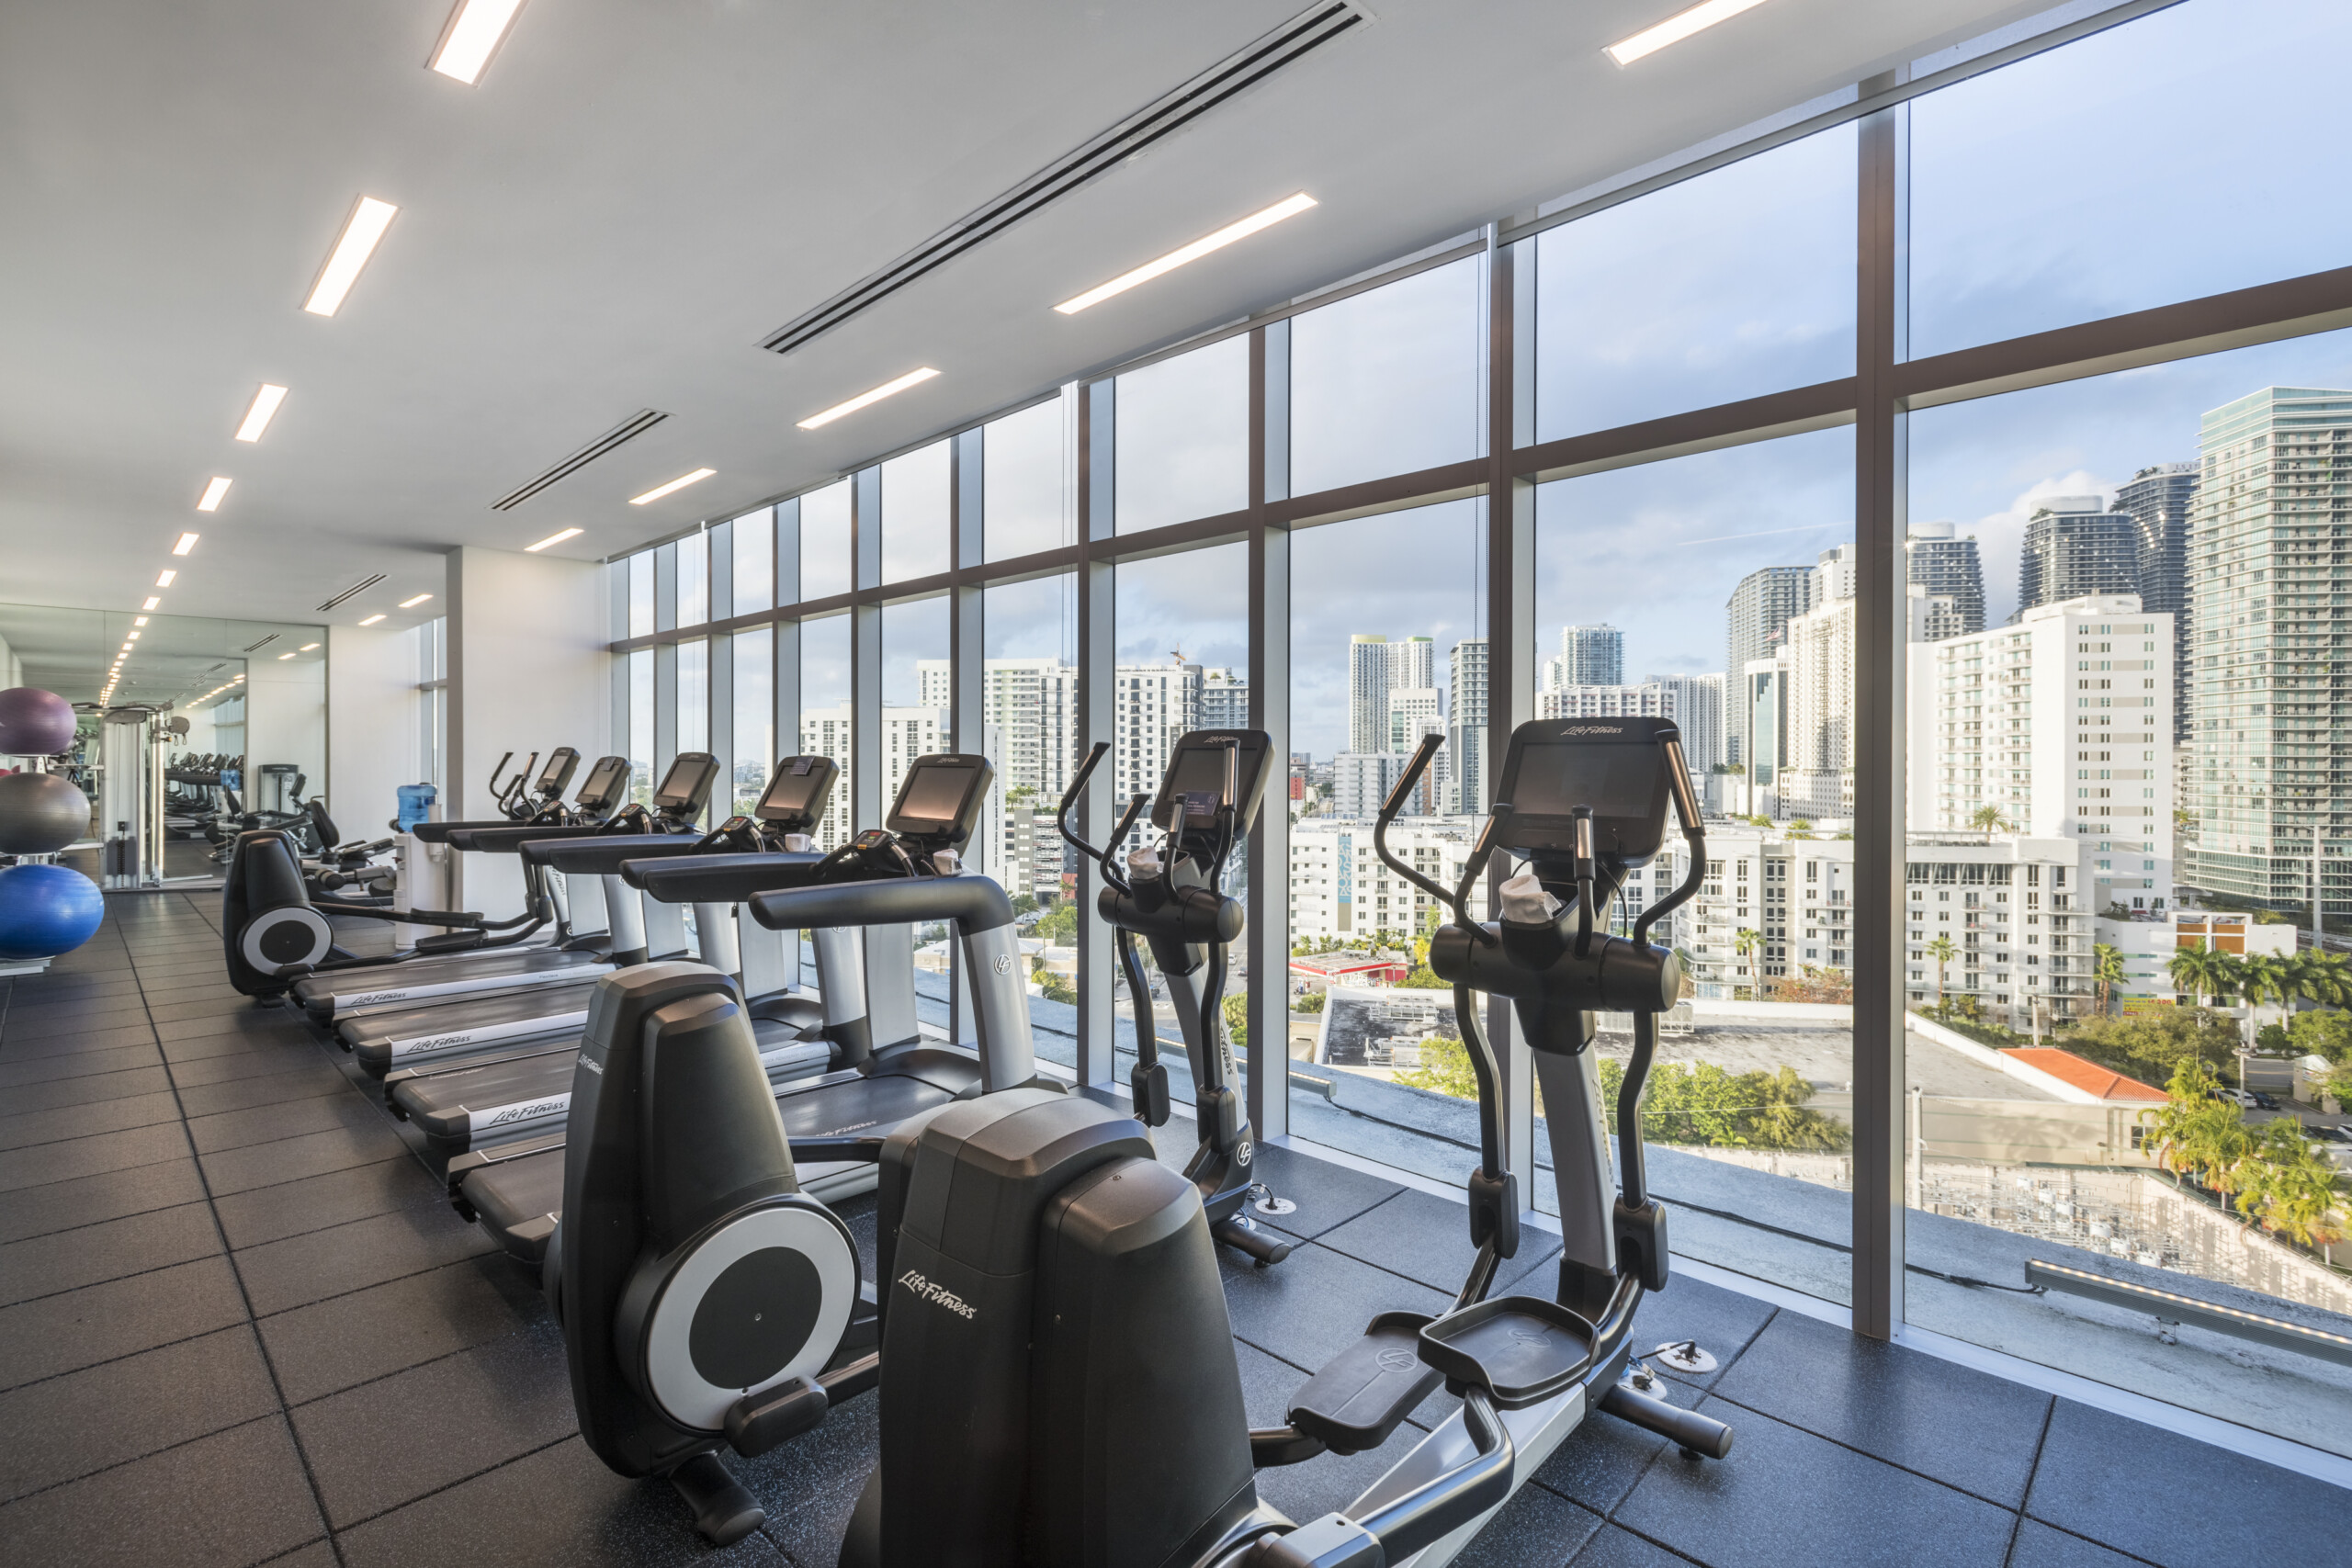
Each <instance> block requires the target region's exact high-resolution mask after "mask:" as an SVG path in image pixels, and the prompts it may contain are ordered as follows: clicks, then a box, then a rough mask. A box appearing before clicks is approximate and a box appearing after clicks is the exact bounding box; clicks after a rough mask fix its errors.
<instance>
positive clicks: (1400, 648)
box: [1388, 637, 1437, 686]
mask: <svg viewBox="0 0 2352 1568" xmlns="http://www.w3.org/2000/svg"><path fill="white" fill-rule="evenodd" d="M1388 683H1389V685H1391V686H1434V685H1436V684H1437V644H1435V643H1434V642H1431V641H1430V639H1429V638H1428V637H1398V638H1397V640H1396V641H1394V642H1392V643H1390V644H1389V645H1388Z"/></svg>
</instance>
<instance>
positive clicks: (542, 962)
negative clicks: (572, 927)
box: [294, 947, 613, 1022]
mask: <svg viewBox="0 0 2352 1568" xmlns="http://www.w3.org/2000/svg"><path fill="white" fill-rule="evenodd" d="M612 966H613V965H612V961H611V960H610V959H608V958H606V957H605V955H604V954H603V953H592V952H587V951H584V950H582V949H576V948H555V947H530V948H523V949H520V950H517V951H515V952H511V953H452V954H450V955H449V956H447V957H446V958H423V959H417V960H414V961H413V962H410V963H403V964H383V965H380V966H378V967H375V968H370V969H366V970H331V971H329V972H327V973H325V974H322V975H311V976H304V977H303V978H302V979H300V980H297V981H296V982H295V983H294V999H295V1000H296V1001H298V1002H300V1004H301V1005H302V1010H304V1011H305V1012H307V1013H309V1014H310V1015H311V1017H312V1018H315V1019H317V1020H319V1021H321V1022H325V1021H328V1020H329V1019H340V1018H347V1017H349V1016H350V1015H351V1014H353V1013H355V1012H358V1011H362V1010H366V1009H368V1008H388V1007H422V1006H424V1005H425V1004H426V1003H428V1002H431V1001H435V1000H454V999H456V998H459V997H466V996H478V995H481V994H484V993H489V992H497V991H511V990H514V989H515V988H516V987H530V986H542V985H560V984H561V983H562V982H563V981H564V980H565V979H568V978H570V977H571V976H573V975H574V974H578V973H582V972H584V973H587V974H592V975H602V974H605V973H606V972H607V971H609V970H610V969H611V968H612Z"/></svg>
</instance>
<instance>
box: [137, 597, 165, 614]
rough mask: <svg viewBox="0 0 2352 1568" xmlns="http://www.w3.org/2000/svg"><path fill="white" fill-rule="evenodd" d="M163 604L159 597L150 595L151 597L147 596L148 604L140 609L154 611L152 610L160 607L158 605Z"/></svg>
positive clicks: (142, 605)
mask: <svg viewBox="0 0 2352 1568" xmlns="http://www.w3.org/2000/svg"><path fill="white" fill-rule="evenodd" d="M162 603H163V601H162V600H161V599H158V598H157V597H155V595H153V593H150V594H149V595H147V603H145V604H141V605H140V606H139V607H140V608H141V609H142V610H152V609H153V608H154V607H155V606H156V605H158V604H162Z"/></svg>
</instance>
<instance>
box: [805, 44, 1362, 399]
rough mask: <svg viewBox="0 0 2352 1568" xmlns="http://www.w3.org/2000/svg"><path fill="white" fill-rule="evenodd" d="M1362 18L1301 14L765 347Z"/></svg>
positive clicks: (1164, 131)
mask: <svg viewBox="0 0 2352 1568" xmlns="http://www.w3.org/2000/svg"><path fill="white" fill-rule="evenodd" d="M1364 19H1365V16H1364V13H1363V12H1362V11H1359V10H1358V9H1356V7H1355V6H1353V5H1351V4H1349V3H1348V0H1326V3H1325V4H1322V5H1318V6H1312V7H1310V8H1308V9H1307V10H1305V11H1302V12H1300V13H1299V14H1298V15H1297V16H1295V17H1292V18H1291V19H1290V20H1289V21H1287V22H1285V23H1283V25H1282V26H1281V27H1279V28H1275V29H1274V30H1273V31H1272V32H1270V33H1268V34H1267V35H1266V36H1265V37H1264V38H1261V39H1259V40H1258V41H1257V42H1255V43H1253V44H1251V45H1250V47H1249V48H1247V49H1244V50H1242V51H1240V52H1239V53H1238V54H1235V55H1233V56H1232V57H1230V58H1229V59H1227V60H1225V61H1223V62H1219V63H1218V64H1216V65H1214V66H1211V67H1210V68H1209V69H1208V70H1206V71H1204V72H1202V73H1200V74H1199V75H1198V76H1195V77H1193V79H1192V80H1191V81H1189V82H1187V83H1185V84H1184V85H1182V86H1181V87H1179V88H1177V89H1176V90H1175V91H1174V92H1172V93H1169V94H1167V95H1166V96H1162V97H1160V98H1159V99H1156V100H1155V101H1153V102H1152V103H1149V104H1148V105H1146V106H1145V107H1142V108H1141V109H1138V110H1137V111H1136V112H1135V113H1134V114H1131V115H1129V116H1128V117H1127V118H1125V119H1123V120H1121V121H1120V122H1119V123H1118V124H1116V125H1114V126H1113V127H1111V129H1110V130H1105V131H1103V133H1102V134H1100V135H1098V136H1096V137H1095V138H1094V139H1093V140H1092V141H1088V142H1086V143H1085V144H1084V145H1082V146H1080V147H1079V148H1078V149H1076V150H1075V151H1073V152H1069V153H1066V154H1065V155H1063V156H1062V157H1060V158H1058V159H1057V160H1056V161H1055V162H1053V163H1051V164H1046V166H1045V167H1044V168H1042V169H1040V170H1038V171H1037V172H1036V173H1035V174H1034V175H1030V176H1029V177H1028V178H1027V179H1025V180H1023V181H1022V182H1021V183H1020V184H1019V185H1017V186H1013V187H1012V189H1011V190H1009V191H1006V192H1005V193H1004V194H1003V195H1001V196H1000V197H997V198H996V199H995V200H993V201H990V202H989V203H987V204H986V205H985V206H982V207H980V208H978V209H977V210H975V211H973V212H971V213H968V214H967V215H966V216H965V217H964V218H963V219H962V220H959V221H957V222H956V223H953V224H950V225H949V226H948V227H947V228H945V229H944V230H942V231H939V232H938V233H936V234H934V235H933V236H932V237H931V238H930V239H928V240H926V241H924V242H923V243H922V244H920V245H918V246H916V247H915V248H914V249H913V250H911V251H909V252H908V253H907V254H905V255H903V256H900V257H899V259H898V260H897V261H894V262H892V263H891V264H890V265H888V266H886V267H884V268H883V269H882V270H881V271H879V272H876V273H874V274H873V275H871V276H867V277H865V278H863V279H860V280H859V281H858V282H856V283H854V284H852V285H851V286H850V287H849V288H845V289H843V290H842V292H840V293H839V294H836V295H834V296H833V297H832V298H831V299H828V300H826V301H825V302H824V303H823V304H821V305H820V306H818V307H817V308H816V309H815V310H810V311H809V312H808V313H807V314H805V315H803V316H800V317H799V318H797V320H795V321H792V322H790V323H789V324H788V325H786V326H785V327H784V328H783V329H782V330H781V331H779V332H777V333H775V335H773V336H771V337H769V338H767V339H766V340H765V341H763V343H762V344H760V346H761V347H762V348H764V349H767V350H769V351H771V352H772V353H775V354H790V353H791V352H792V351H793V350H794V349H796V348H798V347H799V346H800V345H801V344H805V343H808V342H809V341H811V340H812V339H814V338H817V337H819V336H821V335H822V334H823V333H829V332H831V331H832V330H833V329H834V328H835V327H837V326H840V325H841V324H842V322H844V321H848V320H849V319H850V318H851V317H853V316H854V315H856V314H858V312H860V311H862V310H867V309H869V308H871V307H872V306H875V305H877V304H879V303H880V302H881V301H882V300H884V299H888V298H889V297H890V296H891V295H892V294H895V293H897V292H898V291H899V289H901V288H905V287H906V286H907V285H908V284H910V283H912V282H914V281H915V280H916V279H917V278H919V277H922V276H924V275H925V274H926V273H929V272H931V271H933V269H934V268H937V267H940V266H944V265H946V264H947V263H948V262H951V261H953V260H955V259H956V257H957V256H960V255H962V254H964V253H965V252H967V251H969V250H971V249H973V248H974V247H976V246H978V245H979V244H981V243H984V242H986V241H988V240H989V239H992V238H993V237H995V236H996V235H998V234H1001V233H1002V232H1004V231H1006V230H1007V229H1010V228H1012V226H1013V225H1014V224H1016V223H1018V222H1020V221H1021V220H1023V219H1024V218H1027V217H1028V216H1029V215H1030V214H1032V213H1034V212H1036V211H1038V210H1039V209H1042V208H1045V207H1046V206H1048V205H1049V204H1051V203H1053V202H1056V201H1058V200H1060V199H1061V198H1062V197H1065V196H1068V195H1069V194H1070V192H1072V191H1074V190H1076V189H1078V188H1079V187H1080V186H1082V185H1085V184H1086V183H1087V182H1088V181H1090V180H1091V179H1093V178H1094V177H1095V176H1096V175H1104V174H1108V173H1110V172H1111V171H1112V170H1113V169H1115V168H1117V167H1118V166H1119V165H1120V164H1123V163H1125V162H1126V161H1127V160H1128V159H1130V158H1133V157H1134V156H1136V154H1137V153H1139V152H1143V151H1144V150H1145V149H1146V148H1148V147H1149V146H1151V145H1152V144H1153V143H1154V142H1156V141H1159V140H1160V139H1161V138H1163V137H1166V136H1170V135H1172V134H1173V133H1174V132H1176V131H1177V130H1181V129H1182V127H1184V126H1186V125H1189V124H1191V123H1192V122H1193V120H1195V119H1198V118H1200V117H1201V116H1203V115H1204V114H1206V113H1207V112H1208V111H1209V110H1211V109H1213V108H1215V107H1217V106H1218V105H1219V104H1222V103H1225V102H1227V101H1228V100H1229V99H1232V98H1234V97H1236V96H1238V95H1240V94H1242V93H1244V92H1247V91H1248V90H1249V89H1250V88H1251V87H1254V86H1256V85H1258V84H1259V83H1261V82H1262V81H1264V80H1265V79H1266V78H1267V77H1269V76H1272V74H1274V73H1276V72H1277V71H1280V70H1281V69H1282V68H1283V66H1285V65H1288V64H1289V63H1291V62H1293V61H1295V60H1297V59H1299V58H1300V57H1301V56H1303V55H1306V54H1308V53H1311V52H1312V51H1315V50H1317V49H1320V48H1321V47H1322V46H1323V45H1325V44H1327V43H1329V42H1330V41H1331V40H1332V39H1335V38H1337V37H1339V36H1340V34H1341V33H1343V32H1345V31H1347V30H1348V29H1349V28H1351V27H1354V26H1355V25H1356V24H1357V23H1358V22H1361V21H1363V20H1364Z"/></svg>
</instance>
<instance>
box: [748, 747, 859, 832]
mask: <svg viewBox="0 0 2352 1568" xmlns="http://www.w3.org/2000/svg"><path fill="white" fill-rule="evenodd" d="M840 773H841V765H840V764H839V763H837V762H835V761H833V760H832V759H831V757H786V758H784V759H783V760H782V761H778V762H777V763H776V765H775V780H774V781H773V782H772V783H770V784H769V785H768V787H767V792H766V793H765V794H763V795H761V796H760V803H759V804H758V805H757V806H755V807H752V815H753V816H755V817H757V818H759V819H760V820H761V821H763V822H806V823H808V824H809V827H811V828H813V827H815V826H816V825H817V824H818V823H819V822H820V821H821V820H823V818H824V815H825V807H826V805H827V804H828V802H827V800H826V796H827V795H831V793H832V788H833V780H834V779H835V778H837V777H838V776H840Z"/></svg>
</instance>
